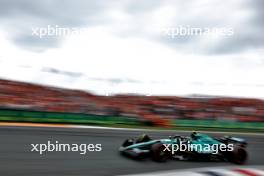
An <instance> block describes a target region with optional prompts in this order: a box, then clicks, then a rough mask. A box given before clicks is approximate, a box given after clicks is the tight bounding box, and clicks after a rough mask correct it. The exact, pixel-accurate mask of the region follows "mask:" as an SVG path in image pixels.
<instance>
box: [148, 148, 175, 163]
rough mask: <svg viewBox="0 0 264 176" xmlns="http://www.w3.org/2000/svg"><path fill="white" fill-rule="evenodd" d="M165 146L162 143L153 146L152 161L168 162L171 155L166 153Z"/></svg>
mask: <svg viewBox="0 0 264 176" xmlns="http://www.w3.org/2000/svg"><path fill="white" fill-rule="evenodd" d="M164 150H165V146H164V145H163V144H161V143H156V144H153V145H152V147H151V155H152V159H153V160H154V161H157V162H165V161H167V160H168V159H169V158H170V156H171V154H170V152H169V151H166V150H165V151H164Z"/></svg>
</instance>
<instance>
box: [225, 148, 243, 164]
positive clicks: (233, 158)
mask: <svg viewBox="0 0 264 176" xmlns="http://www.w3.org/2000/svg"><path fill="white" fill-rule="evenodd" d="M226 157H227V159H228V160H229V161H230V162H232V163H235V164H240V165H241V164H245V162H246V161H247V158H248V154H247V151H246V150H245V148H243V147H240V146H235V147H234V150H233V151H232V152H230V153H227V156H226Z"/></svg>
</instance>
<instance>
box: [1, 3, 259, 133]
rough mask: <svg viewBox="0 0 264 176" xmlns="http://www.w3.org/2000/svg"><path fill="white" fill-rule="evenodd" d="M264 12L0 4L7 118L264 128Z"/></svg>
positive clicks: (195, 6) (220, 7)
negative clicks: (185, 30) (224, 32)
mask: <svg viewBox="0 0 264 176" xmlns="http://www.w3.org/2000/svg"><path fill="white" fill-rule="evenodd" d="M263 7H264V4H263V1H261V0H255V1H249V0H231V1H228V2H222V1H220V0H213V1H194V0H193V1H183V0H176V1H171V0H165V1H155V2H153V1H149V0H143V1H140V2H136V1H130V0H126V1H103V0H99V1H83V0H77V1H71V0H66V1H63V2H62V1H60V0H55V1H39V2H36V1H34V0H21V1H15V0H11V1H10V0H1V1H0V8H1V10H0V36H1V40H0V48H1V52H0V77H1V78H2V80H1V81H0V106H1V109H2V110H1V112H0V115H1V120H3V121H34V122H61V123H86V124H98V123H100V124H101V125H102V124H104V123H105V122H106V121H108V122H107V123H108V125H109V123H110V122H111V125H115V124H118V125H120V124H122V125H124V124H128V125H152V126H153V125H158V126H160V125H163V126H178V127H218V128H236V129H246V130H247V129H248V130H263V123H262V122H263V120H264V117H263V115H264V106H263V104H264V102H263V98H264V93H263V87H264V77H263V76H262V75H264V60H263V54H264V53H263V52H264V48H263V44H264V38H263V34H262V33H263V28H264V23H263V18H264V16H263ZM179 27H180V28H200V29H202V30H203V32H204V30H205V29H219V30H220V29H227V30H228V31H229V33H228V35H221V33H218V34H214V35H209V34H208V35H179V34H177V35H175V33H176V32H175V30H176V29H178V28H179ZM47 28H53V30H54V29H55V28H66V29H69V30H70V31H73V30H77V31H78V30H81V29H85V30H84V31H82V32H81V33H74V32H71V33H69V32H68V33H64V34H63V35H61V34H60V35H56V34H54V31H53V33H52V34H50V33H49V34H46V35H43V36H41V37H40V36H39V35H36V34H35V32H36V31H35V30H38V31H37V32H40V31H41V30H47ZM230 31H231V33H230ZM9 80H10V81H9ZM17 81H20V82H17ZM23 82H25V83H23ZM33 84H37V85H33ZM14 110H16V111H14ZM46 112H49V113H54V114H49V113H46ZM67 113H68V114H67ZM69 113H73V114H69ZM44 117H46V118H44ZM240 122H243V123H240ZM259 122H261V123H259Z"/></svg>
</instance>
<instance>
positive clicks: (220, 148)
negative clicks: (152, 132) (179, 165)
mask: <svg viewBox="0 0 264 176" xmlns="http://www.w3.org/2000/svg"><path fill="white" fill-rule="evenodd" d="M246 147H247V142H246V141H245V140H244V139H242V138H236V137H230V136H224V137H220V138H217V137H211V136H209V135H206V134H201V133H196V132H193V133H192V134H191V135H190V136H170V137H169V138H167V139H151V138H150V137H149V136H148V135H146V134H143V135H141V136H139V137H138V138H136V139H133V138H131V139H127V140H125V141H124V143H123V144H122V145H121V147H120V148H119V151H120V153H121V154H122V155H124V156H127V157H131V158H134V159H143V158H152V159H153V160H154V161H158V162H163V161H166V160H168V159H177V160H195V161H199V160H207V161H229V162H232V163H236V164H244V163H245V162H246V161H247V158H248V153H247V150H246Z"/></svg>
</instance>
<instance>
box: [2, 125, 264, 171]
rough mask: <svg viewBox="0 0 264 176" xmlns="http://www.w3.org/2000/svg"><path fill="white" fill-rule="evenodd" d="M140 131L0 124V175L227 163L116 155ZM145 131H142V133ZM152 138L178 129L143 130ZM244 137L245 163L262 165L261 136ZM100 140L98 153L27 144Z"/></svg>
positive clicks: (174, 167) (149, 168)
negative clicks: (35, 148)
mask: <svg viewBox="0 0 264 176" xmlns="http://www.w3.org/2000/svg"><path fill="white" fill-rule="evenodd" d="M141 133H142V132H140V131H127V130H125V131H123V130H110V129H70V128H42V127H0V141H1V142H0V175H1V176H2V175H3V176H11V175H12V176H13V175H14V176H17V175H19V176H31V175H32V176H39V175H41V176H53V175H54V176H68V175H72V176H79V175H123V174H135V173H143V172H153V171H160V170H171V169H185V168H198V167H216V166H226V165H228V166H230V165H233V164H230V163H225V162H188V161H173V160H171V161H168V162H166V163H155V162H153V161H151V160H143V161H135V160H131V159H128V158H124V157H122V156H120V155H119V153H118V147H119V145H120V144H121V143H122V142H123V141H124V140H125V139H126V138H128V137H136V136H137V135H139V134H141ZM145 133H146V132H145ZM147 134H149V135H150V136H151V137H153V138H162V137H168V136H169V135H173V134H183V135H184V134H185V135H186V134H187V133H183V132H181V133H179V132H172V131H169V132H168V131H166V132H147ZM235 136H237V137H244V138H246V139H247V140H248V142H249V146H248V150H249V155H250V158H249V161H248V165H264V161H263V159H264V147H263V146H264V135H245V134H243V135H242V134H237V135H235ZM48 140H50V141H54V142H55V141H56V140H57V141H59V142H60V143H69V144H72V143H77V144H81V143H86V144H89V143H94V144H95V143H100V144H102V148H103V150H102V151H101V152H88V153H87V154H86V155H80V154H79V153H78V152H49V153H46V154H43V155H40V154H39V153H37V152H31V151H30V150H31V144H32V143H33V144H36V143H47V141H48Z"/></svg>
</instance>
